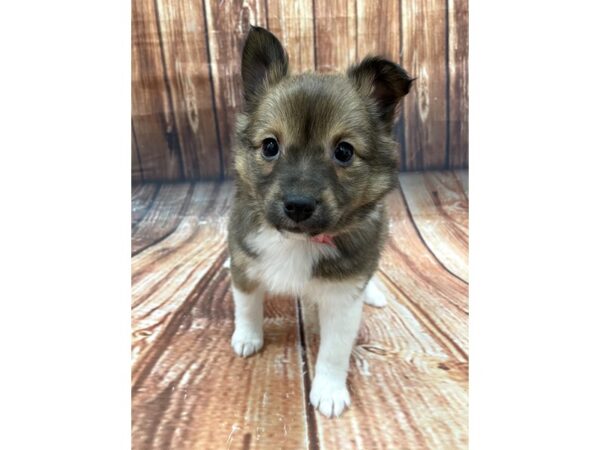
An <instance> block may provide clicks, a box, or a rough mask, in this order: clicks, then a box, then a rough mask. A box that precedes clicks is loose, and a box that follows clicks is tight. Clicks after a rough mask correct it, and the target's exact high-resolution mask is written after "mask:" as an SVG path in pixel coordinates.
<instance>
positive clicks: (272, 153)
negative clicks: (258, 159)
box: [262, 138, 279, 161]
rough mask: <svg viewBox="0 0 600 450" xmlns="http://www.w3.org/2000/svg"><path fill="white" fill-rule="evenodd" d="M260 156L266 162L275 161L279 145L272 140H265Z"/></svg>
mask: <svg viewBox="0 0 600 450" xmlns="http://www.w3.org/2000/svg"><path fill="white" fill-rule="evenodd" d="M262 154H263V156H264V158H265V159H266V160H267V161H270V160H272V159H275V158H276V157H277V155H278V154H279V144H277V141H276V140H275V139H273V138H267V139H265V140H264V141H263V142H262Z"/></svg>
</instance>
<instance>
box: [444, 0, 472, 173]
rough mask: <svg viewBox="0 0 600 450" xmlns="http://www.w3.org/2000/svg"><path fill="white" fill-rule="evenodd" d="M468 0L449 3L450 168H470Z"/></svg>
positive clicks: (455, 0) (449, 0)
mask: <svg viewBox="0 0 600 450" xmlns="http://www.w3.org/2000/svg"><path fill="white" fill-rule="evenodd" d="M468 14H469V13H468V0H448V71H449V73H448V75H449V82H450V85H449V90H448V102H449V118H448V120H449V124H448V125H449V131H448V132H449V137H448V168H467V167H468V165H469V89H468V84H469V70H468V59H469V17H468Z"/></svg>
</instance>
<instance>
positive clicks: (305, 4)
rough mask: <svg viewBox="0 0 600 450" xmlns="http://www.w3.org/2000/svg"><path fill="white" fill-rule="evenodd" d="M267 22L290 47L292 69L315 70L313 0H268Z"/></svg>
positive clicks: (284, 43)
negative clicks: (293, 0) (292, 0)
mask: <svg viewBox="0 0 600 450" xmlns="http://www.w3.org/2000/svg"><path fill="white" fill-rule="evenodd" d="M267 25H268V27H269V31H271V32H272V33H273V34H274V35H275V36H277V37H278V38H279V40H280V41H281V43H282V44H283V46H284V48H285V49H286V50H287V52H288V56H289V64H290V70H291V71H293V72H306V71H312V70H314V68H315V52H314V50H315V49H314V29H313V2H312V0H299V1H295V2H292V3H290V2H288V1H286V0H271V1H269V0H267Z"/></svg>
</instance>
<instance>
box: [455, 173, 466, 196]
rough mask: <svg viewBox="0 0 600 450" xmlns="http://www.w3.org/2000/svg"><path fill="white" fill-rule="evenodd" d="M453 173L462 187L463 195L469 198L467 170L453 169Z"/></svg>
mask: <svg viewBox="0 0 600 450" xmlns="http://www.w3.org/2000/svg"><path fill="white" fill-rule="evenodd" d="M454 174H455V175H456V178H457V179H458V182H459V183H460V185H461V187H462V188H463V191H464V193H465V195H466V196H467V198H469V172H468V171H467V170H455V171H454Z"/></svg>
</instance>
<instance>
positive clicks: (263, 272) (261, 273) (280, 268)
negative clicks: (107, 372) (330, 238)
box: [246, 228, 338, 295]
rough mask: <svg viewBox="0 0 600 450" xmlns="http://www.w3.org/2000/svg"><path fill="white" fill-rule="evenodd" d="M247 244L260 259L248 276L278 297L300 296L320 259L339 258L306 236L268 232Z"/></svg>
mask: <svg viewBox="0 0 600 450" xmlns="http://www.w3.org/2000/svg"><path fill="white" fill-rule="evenodd" d="M246 243H247V244H248V245H249V246H250V248H252V250H254V251H255V252H256V253H257V254H258V255H259V256H258V258H257V259H256V260H255V261H254V262H253V263H252V264H251V265H250V266H249V267H248V268H247V270H248V275H249V276H250V277H251V278H252V279H255V280H259V281H260V282H261V283H262V284H263V286H264V287H265V288H266V289H267V291H269V292H272V293H277V294H288V295H301V293H302V291H303V290H304V289H305V287H306V286H307V284H308V283H309V282H310V280H311V278H312V272H313V268H314V265H315V264H316V263H317V262H318V261H319V259H321V258H323V257H328V256H329V257H331V256H335V255H337V254H338V251H337V250H336V249H335V248H333V247H330V246H328V245H325V244H320V243H315V242H312V241H310V240H309V239H307V238H306V237H305V236H301V235H298V236H296V235H289V236H284V235H283V234H281V233H280V232H278V231H277V230H274V229H267V228H263V229H261V230H259V231H258V232H256V233H253V234H251V235H249V236H248V237H247V238H246Z"/></svg>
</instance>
